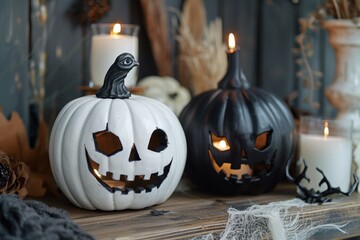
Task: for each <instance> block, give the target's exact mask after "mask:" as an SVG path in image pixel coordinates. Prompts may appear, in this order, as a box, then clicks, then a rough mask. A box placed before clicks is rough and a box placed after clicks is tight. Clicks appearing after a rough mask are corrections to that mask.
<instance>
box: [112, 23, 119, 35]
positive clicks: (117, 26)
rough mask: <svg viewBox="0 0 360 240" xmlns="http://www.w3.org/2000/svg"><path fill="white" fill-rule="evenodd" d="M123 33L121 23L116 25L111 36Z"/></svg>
mask: <svg viewBox="0 0 360 240" xmlns="http://www.w3.org/2000/svg"><path fill="white" fill-rule="evenodd" d="M120 32H121V25H120V23H116V24H115V25H114V27H113V30H112V32H111V34H119V33H120Z"/></svg>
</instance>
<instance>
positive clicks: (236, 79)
mask: <svg viewBox="0 0 360 240" xmlns="http://www.w3.org/2000/svg"><path fill="white" fill-rule="evenodd" d="M226 54H227V60H228V67H227V71H226V74H225V76H224V77H223V78H222V79H221V80H220V82H219V83H218V88H221V89H237V88H248V87H250V84H249V82H248V81H247V79H246V77H245V75H244V72H243V70H242V68H241V64H240V51H239V50H238V49H235V51H233V52H231V51H227V52H226Z"/></svg>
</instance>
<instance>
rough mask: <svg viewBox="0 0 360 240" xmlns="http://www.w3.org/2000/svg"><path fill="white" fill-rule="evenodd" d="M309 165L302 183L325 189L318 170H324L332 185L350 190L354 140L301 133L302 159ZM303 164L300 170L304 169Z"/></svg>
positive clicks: (308, 186) (306, 185) (307, 186)
mask: <svg viewBox="0 0 360 240" xmlns="http://www.w3.org/2000/svg"><path fill="white" fill-rule="evenodd" d="M302 159H304V160H305V162H306V164H307V165H308V169H307V171H306V176H307V177H308V178H309V179H310V182H308V181H306V180H305V179H304V180H302V181H301V183H300V185H301V186H304V187H306V188H308V189H311V188H313V189H314V190H319V191H324V190H326V189H327V186H326V184H325V183H324V184H323V185H321V187H319V183H320V181H321V180H322V179H323V176H322V175H321V173H320V172H318V171H317V170H316V168H319V169H320V170H322V171H323V172H324V174H325V176H326V178H327V179H328V180H329V182H330V183H331V185H332V187H340V189H341V190H342V191H344V192H346V191H348V190H349V187H350V181H351V160H352V142H351V140H350V139H347V138H345V137H338V136H327V137H324V136H321V135H314V134H300V161H301V162H302ZM302 169H303V166H302V167H301V169H300V171H302Z"/></svg>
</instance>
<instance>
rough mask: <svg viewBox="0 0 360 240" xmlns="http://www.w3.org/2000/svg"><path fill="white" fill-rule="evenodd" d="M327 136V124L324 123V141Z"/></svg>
mask: <svg viewBox="0 0 360 240" xmlns="http://www.w3.org/2000/svg"><path fill="white" fill-rule="evenodd" d="M328 136H329V123H328V122H327V121H325V123H324V138H325V139H326V138H327V137H328Z"/></svg>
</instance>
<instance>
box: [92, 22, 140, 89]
mask: <svg viewBox="0 0 360 240" xmlns="http://www.w3.org/2000/svg"><path fill="white" fill-rule="evenodd" d="M91 27H92V32H93V36H92V39H91V54H90V72H91V78H92V81H93V83H94V84H95V85H97V86H102V85H103V82H104V77H105V74H106V72H107V70H108V69H109V67H110V66H111V65H112V64H113V63H114V59H115V58H116V57H117V56H118V55H120V54H122V53H124V52H128V53H131V54H132V55H134V57H135V59H136V60H138V51H139V50H138V49H139V46H138V45H139V43H138V42H139V41H138V36H137V31H138V26H135V25H127V24H123V25H120V24H119V23H116V24H114V25H112V24H101V23H100V24H93V25H92V26H91ZM136 81H137V70H136V69H133V70H132V71H130V72H129V74H128V75H127V77H126V78H125V85H126V86H128V87H131V86H134V85H135V84H136Z"/></svg>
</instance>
